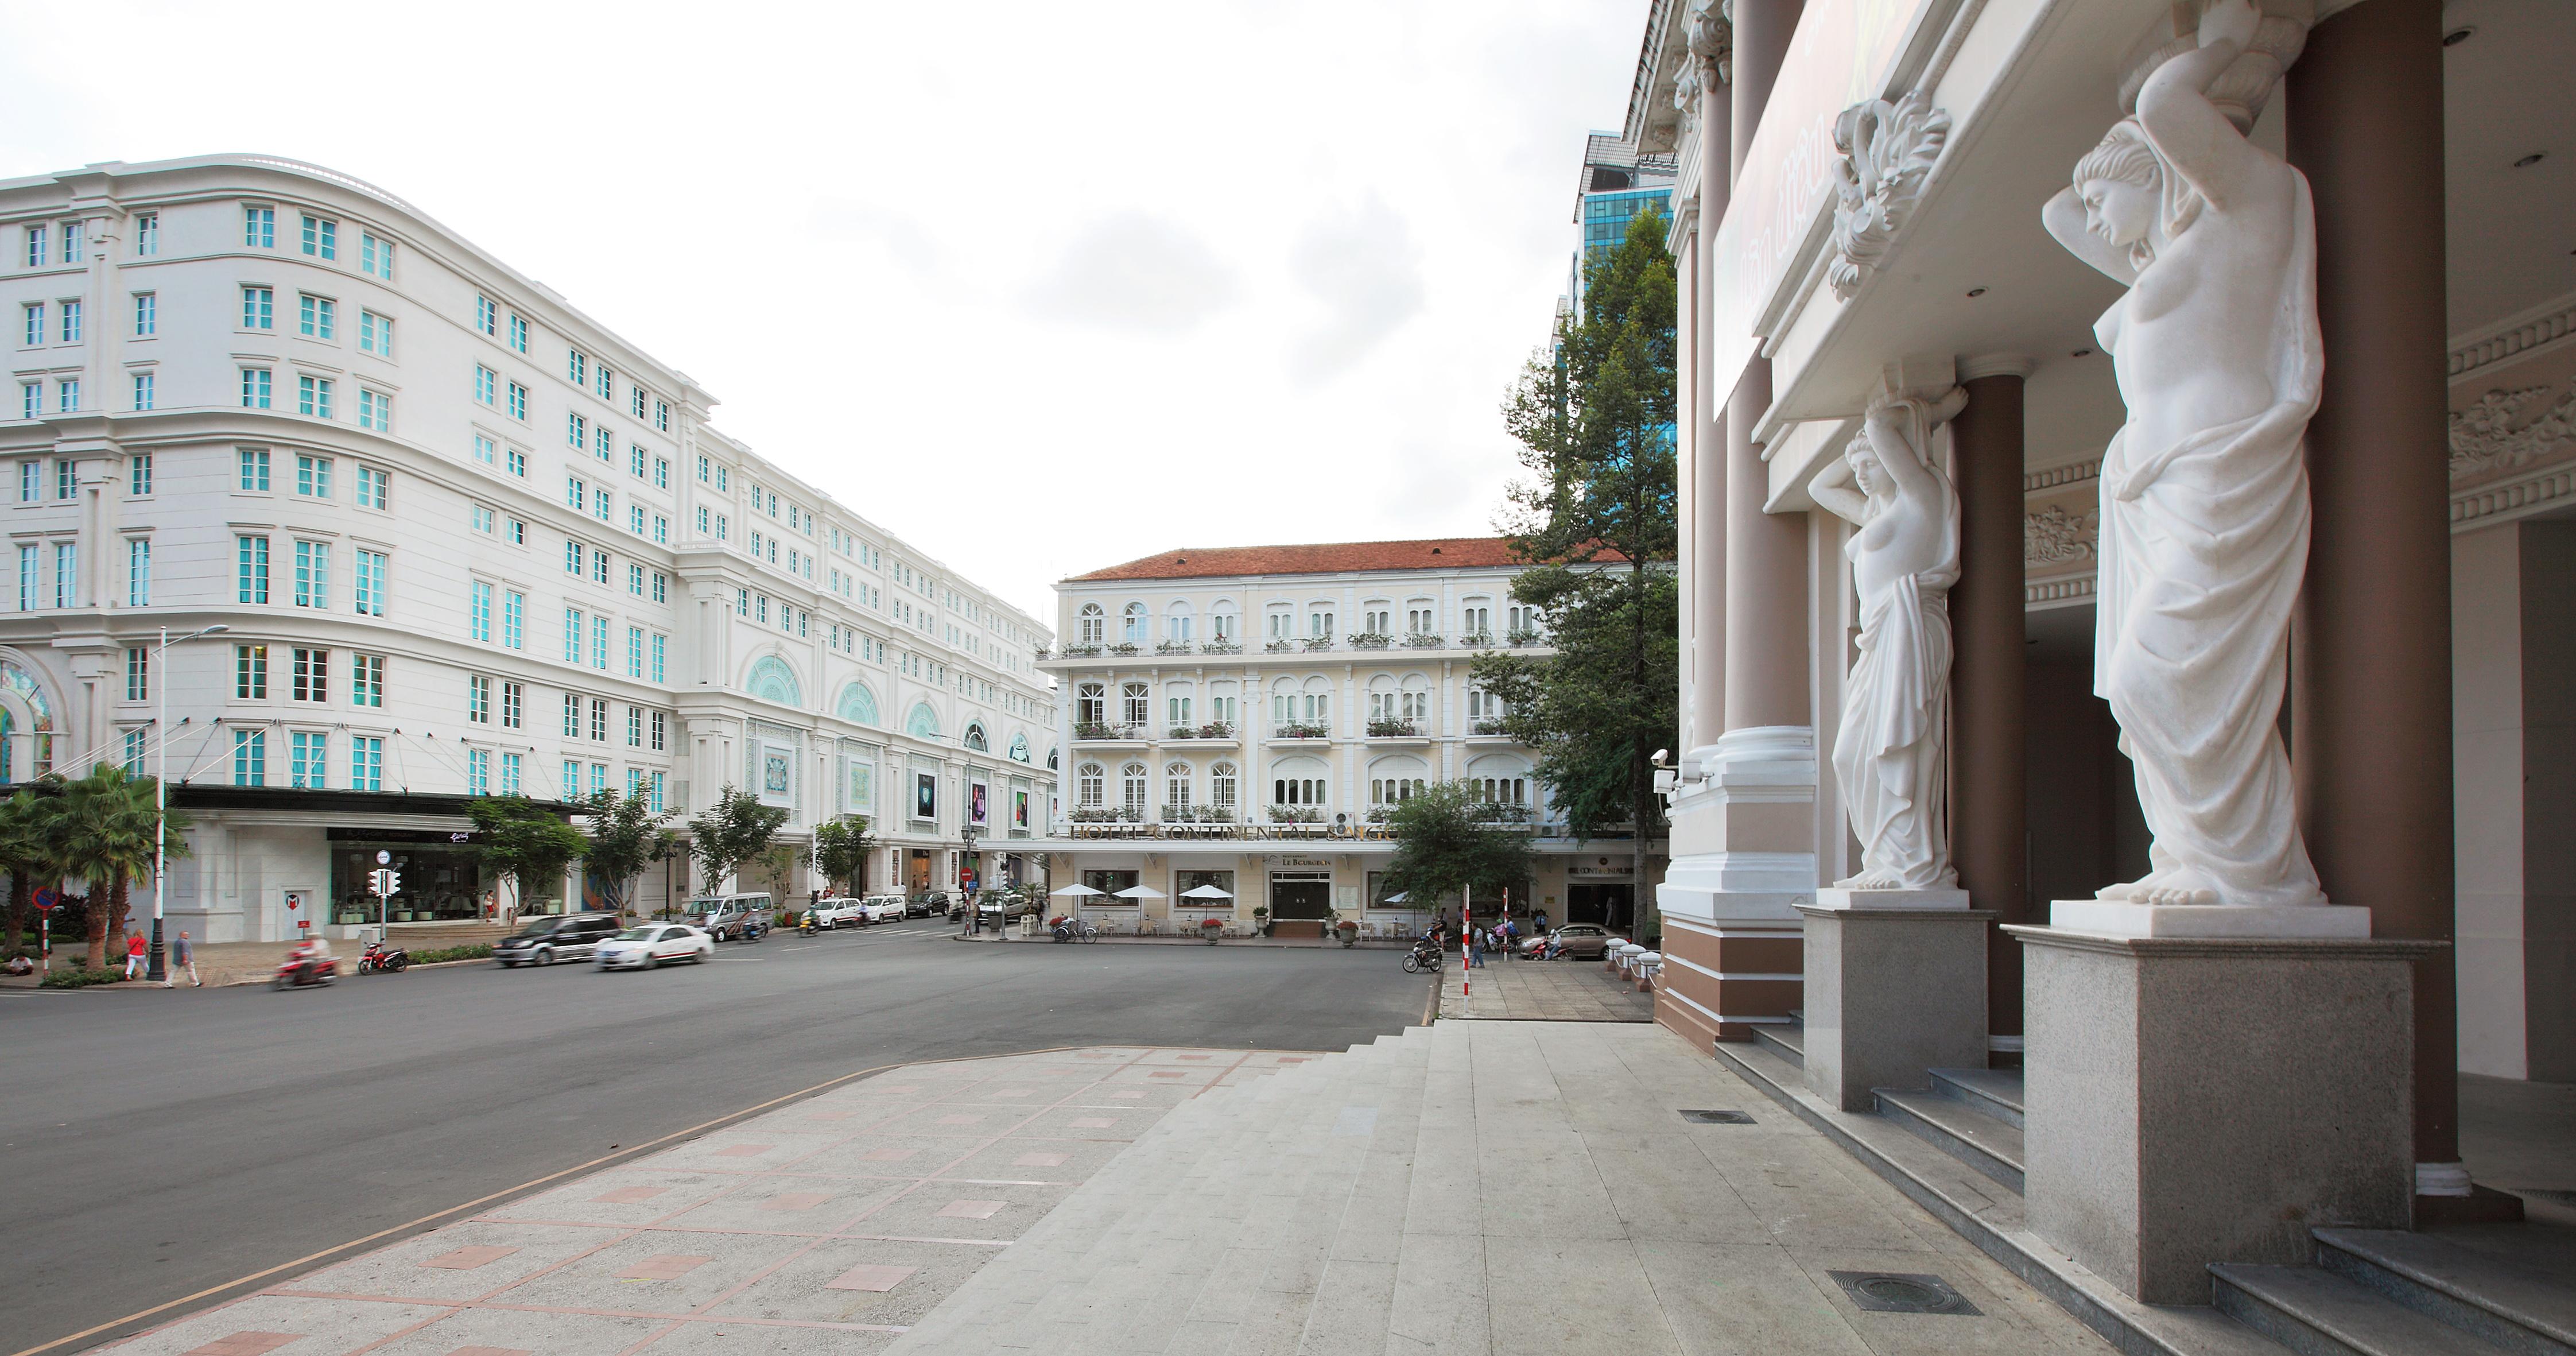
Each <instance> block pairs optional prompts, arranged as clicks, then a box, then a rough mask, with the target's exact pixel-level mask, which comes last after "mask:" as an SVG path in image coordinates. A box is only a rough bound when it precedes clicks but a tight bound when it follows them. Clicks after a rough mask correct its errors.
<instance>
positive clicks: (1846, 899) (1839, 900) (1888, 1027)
mask: <svg viewBox="0 0 2576 1356" xmlns="http://www.w3.org/2000/svg"><path fill="white" fill-rule="evenodd" d="M1967 905H1968V893H1967V891H1965V890H1819V891H1817V892H1816V903H1814V904H1802V905H1800V906H1798V912H1799V913H1801V914H1803V915H1805V917H1806V920H1807V954H1806V963H1807V976H1806V977H1807V986H1806V987H1807V992H1806V1006H1805V1011H1806V1032H1805V1037H1806V1042H1805V1043H1806V1064H1807V1086H1808V1087H1809V1088H1811V1089H1813V1090H1814V1091H1815V1093H1816V1095H1817V1096H1819V1097H1824V1098H1827V1099H1829V1100H1831V1101H1832V1102H1833V1104H1834V1105H1836V1106H1838V1107H1841V1108H1842V1109H1843V1110H1845V1111H1868V1110H1871V1109H1872V1106H1873V1103H1872V1101H1871V1099H1870V1095H1869V1094H1870V1089H1872V1088H1921V1087H1929V1086H1930V1085H1931V1080H1930V1079H1929V1078H1928V1077H1926V1076H1925V1074H1924V1070H1926V1069H1940V1068H1955V1067H1959V1066H1966V1067H1969V1068H1977V1069H1982V1068H1984V1067H1985V1066H1986V925H1987V924H1988V923H1990V922H1992V921H1993V920H1994V914H1993V913H1991V912H1988V911H1985V910H1979V909H1971V908H1969V907H1968V906H1967Z"/></svg>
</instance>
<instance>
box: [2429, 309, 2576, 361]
mask: <svg viewBox="0 0 2576 1356" xmlns="http://www.w3.org/2000/svg"><path fill="white" fill-rule="evenodd" d="M2526 314H2528V313H2526ZM2570 334H2576V304H2565V305H2560V306H2557V307H2554V308H2552V309H2550V310H2548V311H2546V312H2544V313H2542V314H2540V315H2538V316H2534V317H2532V318H2531V319H2529V320H2526V321H2524V322H2522V323H2521V324H2518V325H2510V326H2509V327H2508V328H2506V329H2503V330H2500V331H2498V332H2496V333H2494V334H2490V335H2487V336H2486V337H2485V338H2482V339H2478V340H2475V341H2473V342H2470V343H2467V344H2464V345H2462V346H2460V347H2459V348H2455V349H2453V350H2451V375H2452V376H2454V377H2462V376H2466V375H2468V374H2469V373H2471V372H2474V371H2476V370H2477V369H2479V368H2481V367H2489V366H2493V365H2494V364H2496V363H2500V362H2503V361H2504V360H2505V359H2507V358H2517V357H2520V356H2522V355H2523V354H2526V353H2529V352H2531V351H2532V350H2533V349H2536V348H2540V347H2542V346H2543V345H2548V344H2555V343H2557V342H2559V341H2560V340H2562V339H2565V338H2566V337H2567V336H2568V335H2570Z"/></svg>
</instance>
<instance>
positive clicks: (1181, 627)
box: [1163, 603, 1198, 645]
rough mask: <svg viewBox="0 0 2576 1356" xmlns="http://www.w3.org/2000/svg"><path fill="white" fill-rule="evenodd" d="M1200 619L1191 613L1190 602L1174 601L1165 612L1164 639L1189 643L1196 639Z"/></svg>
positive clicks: (1183, 643)
mask: <svg viewBox="0 0 2576 1356" xmlns="http://www.w3.org/2000/svg"><path fill="white" fill-rule="evenodd" d="M1197 622H1198V619H1197V618H1196V617H1193V616H1191V615H1190V605H1189V604H1188V603H1174V604H1172V605H1171V607H1169V608H1168V609H1166V610H1165V611H1164V613H1163V639H1165V640H1168V641H1172V642H1174V643H1176V644H1181V645H1187V644H1188V643H1190V642H1191V641H1192V640H1194V639H1196V638H1197V636H1196V634H1195V632H1196V629H1197Z"/></svg>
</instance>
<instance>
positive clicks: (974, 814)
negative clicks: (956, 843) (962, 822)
mask: <svg viewBox="0 0 2576 1356" xmlns="http://www.w3.org/2000/svg"><path fill="white" fill-rule="evenodd" d="M989 794H990V793H989V792H987V791H986V790H985V788H984V784H983V783H982V782H977V783H975V787H974V790H973V791H971V792H970V793H969V794H968V796H967V802H966V803H967V806H968V809H969V811H970V818H969V820H968V822H969V823H973V824H979V825H980V824H982V823H984V822H985V821H984V811H985V797H986V796H987V795H989Z"/></svg>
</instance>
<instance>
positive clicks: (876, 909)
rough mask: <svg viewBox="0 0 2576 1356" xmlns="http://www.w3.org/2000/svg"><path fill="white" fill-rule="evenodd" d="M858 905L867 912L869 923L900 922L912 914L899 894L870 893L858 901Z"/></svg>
mask: <svg viewBox="0 0 2576 1356" xmlns="http://www.w3.org/2000/svg"><path fill="white" fill-rule="evenodd" d="M859 907H860V908H861V909H863V910H865V911H866V912H867V917H868V921H869V922H871V923H900V922H902V921H903V920H904V919H906V918H908V917H911V916H912V911H911V910H910V909H907V908H905V907H904V903H903V896H901V895H870V896H868V897H867V898H865V899H862V900H860V901H859Z"/></svg>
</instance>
